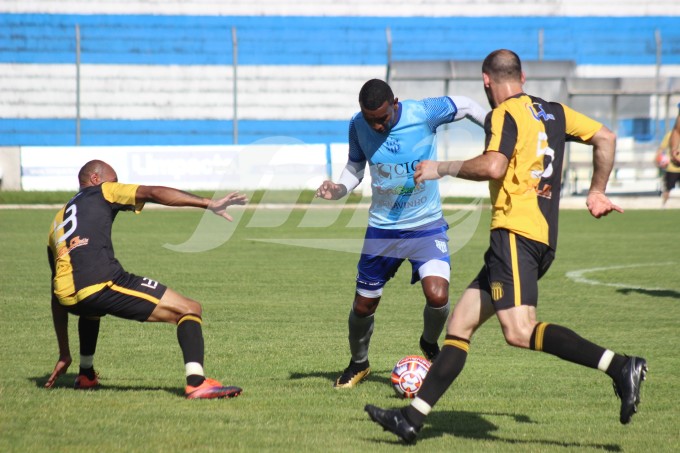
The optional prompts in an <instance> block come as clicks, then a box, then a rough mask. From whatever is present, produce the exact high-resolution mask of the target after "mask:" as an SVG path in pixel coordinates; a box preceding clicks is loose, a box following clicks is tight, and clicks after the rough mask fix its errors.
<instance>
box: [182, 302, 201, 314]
mask: <svg viewBox="0 0 680 453" xmlns="http://www.w3.org/2000/svg"><path fill="white" fill-rule="evenodd" d="M183 311H184V312H183V313H182V316H186V315H195V316H198V317H202V316H203V307H202V306H201V304H200V303H198V302H196V301H195V300H191V299H187V302H186V304H185V307H184V310H183Z"/></svg>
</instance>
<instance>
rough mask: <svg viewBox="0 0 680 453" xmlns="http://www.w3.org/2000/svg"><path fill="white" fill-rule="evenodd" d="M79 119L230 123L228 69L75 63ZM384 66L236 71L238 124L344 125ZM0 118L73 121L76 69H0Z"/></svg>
mask: <svg viewBox="0 0 680 453" xmlns="http://www.w3.org/2000/svg"><path fill="white" fill-rule="evenodd" d="M80 76H81V85H80V102H81V111H80V114H81V117H82V118H88V119H134V120H141V119H161V120H165V119H220V120H224V119H232V118H233V113H234V110H233V100H234V97H233V87H234V85H233V69H232V67H230V66H130V65H82V66H81V72H80ZM384 77H385V67H384V66H242V67H239V69H238V92H239V95H238V117H239V118H240V119H253V120H258V119H272V118H277V119H296V120H349V118H350V117H351V116H352V114H354V113H355V112H356V111H357V110H358V101H357V96H358V92H359V89H360V88H361V86H362V84H363V83H364V82H365V81H366V80H368V79H370V78H384ZM0 106H2V108H1V109H0V118H74V117H75V115H76V67H75V65H55V64H52V65H42V64H0Z"/></svg>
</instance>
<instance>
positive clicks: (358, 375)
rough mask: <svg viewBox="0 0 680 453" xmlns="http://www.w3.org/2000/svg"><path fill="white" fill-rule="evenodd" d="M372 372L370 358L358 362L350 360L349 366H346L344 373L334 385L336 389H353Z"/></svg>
mask: <svg viewBox="0 0 680 453" xmlns="http://www.w3.org/2000/svg"><path fill="white" fill-rule="evenodd" d="M370 373H371V366H370V365H369V363H368V360H366V361H365V362H361V363H357V362H354V361H352V360H350V362H349V366H348V367H347V368H345V371H343V372H342V375H340V377H339V378H338V379H336V380H335V384H333V387H335V388H336V389H351V388H354V387H356V386H357V385H359V383H360V382H361V381H363V380H364V379H366V377H367V376H368V375H369V374H370Z"/></svg>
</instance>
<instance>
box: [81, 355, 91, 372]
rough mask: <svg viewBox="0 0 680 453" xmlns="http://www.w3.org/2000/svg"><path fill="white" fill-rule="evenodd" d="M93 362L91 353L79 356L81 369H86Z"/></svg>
mask: <svg viewBox="0 0 680 453" xmlns="http://www.w3.org/2000/svg"><path fill="white" fill-rule="evenodd" d="M93 363H94V356H93V355H82V354H81V356H80V368H83V369H85V370H86V369H88V368H92V364H93Z"/></svg>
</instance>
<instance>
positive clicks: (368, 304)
mask: <svg viewBox="0 0 680 453" xmlns="http://www.w3.org/2000/svg"><path fill="white" fill-rule="evenodd" d="M379 302H380V297H377V298H367V297H362V296H358V295H357V296H356V297H355V298H354V303H353V304H352V311H353V312H354V314H355V315H357V316H359V317H360V318H365V317H367V316H371V315H372V314H373V313H375V311H376V309H377V308H378V303H379Z"/></svg>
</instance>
